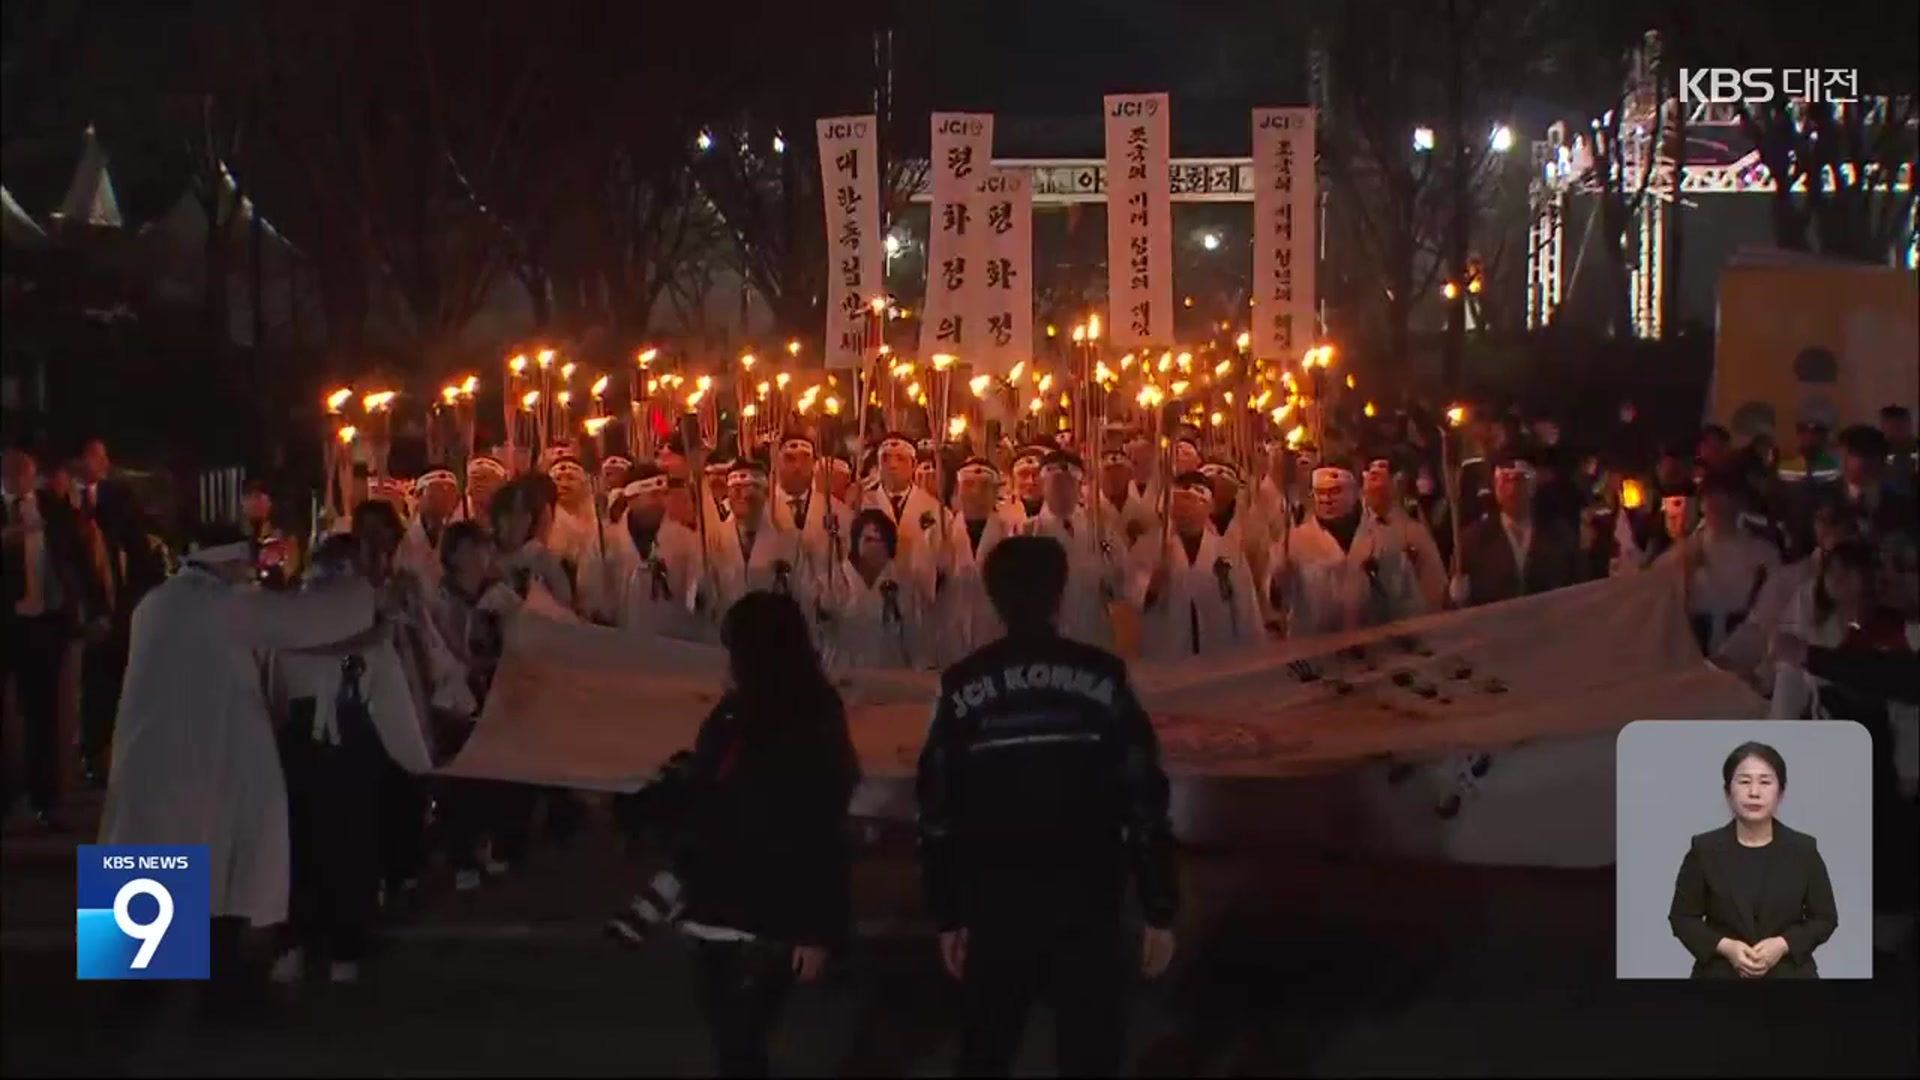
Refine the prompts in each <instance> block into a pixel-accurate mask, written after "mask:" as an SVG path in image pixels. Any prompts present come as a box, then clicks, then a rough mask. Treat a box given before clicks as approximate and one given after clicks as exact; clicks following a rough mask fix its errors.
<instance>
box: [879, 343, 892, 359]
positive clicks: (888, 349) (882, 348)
mask: <svg viewBox="0 0 1920 1080" xmlns="http://www.w3.org/2000/svg"><path fill="white" fill-rule="evenodd" d="M892 351H893V346H891V345H888V344H885V343H884V342H883V343H882V344H881V346H880V355H881V356H885V355H887V354H888V353H890V352H892Z"/></svg>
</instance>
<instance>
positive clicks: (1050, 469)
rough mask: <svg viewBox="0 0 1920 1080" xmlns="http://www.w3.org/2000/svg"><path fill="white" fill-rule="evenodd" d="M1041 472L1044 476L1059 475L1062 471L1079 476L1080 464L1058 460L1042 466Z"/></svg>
mask: <svg viewBox="0 0 1920 1080" xmlns="http://www.w3.org/2000/svg"><path fill="white" fill-rule="evenodd" d="M1040 473H1041V475H1043V476H1057V475H1059V474H1060V473H1072V474H1073V475H1075V476H1079V475H1080V466H1079V465H1078V464H1077V463H1075V462H1071V461H1056V462H1054V463H1053V464H1051V465H1042V466H1040Z"/></svg>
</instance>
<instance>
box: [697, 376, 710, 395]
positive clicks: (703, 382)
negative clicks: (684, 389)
mask: <svg viewBox="0 0 1920 1080" xmlns="http://www.w3.org/2000/svg"><path fill="white" fill-rule="evenodd" d="M693 387H694V389H696V390H701V391H705V390H711V389H713V376H711V375H702V376H700V377H699V378H697V379H695V380H693Z"/></svg>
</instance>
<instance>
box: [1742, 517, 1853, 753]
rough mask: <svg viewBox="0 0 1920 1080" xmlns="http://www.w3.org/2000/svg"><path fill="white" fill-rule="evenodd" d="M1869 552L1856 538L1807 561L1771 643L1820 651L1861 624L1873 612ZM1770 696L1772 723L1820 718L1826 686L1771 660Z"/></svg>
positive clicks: (1842, 640) (1794, 667) (1837, 644)
mask: <svg viewBox="0 0 1920 1080" xmlns="http://www.w3.org/2000/svg"><path fill="white" fill-rule="evenodd" d="M1874 559H1875V553H1874V552H1873V549H1872V548H1871V547H1870V546H1869V545H1867V544H1865V543H1864V542H1862V541H1859V540H1853V541H1845V542H1842V543H1840V544H1839V545H1838V546H1836V548H1835V549H1834V550H1833V551H1832V552H1827V553H1822V554H1821V555H1818V556H1816V557H1815V558H1814V559H1810V560H1808V561H1810V562H1815V563H1816V566H1815V569H1814V572H1813V574H1812V578H1811V580H1809V581H1808V582H1807V583H1806V584H1805V585H1803V586H1802V587H1801V588H1800V591H1799V592H1798V593H1796V594H1795V595H1794V597H1793V599H1792V600H1790V601H1788V603H1787V610H1786V612H1785V613H1784V614H1783V615H1781V617H1780V623H1779V626H1778V628H1777V629H1776V630H1775V634H1774V636H1775V639H1776V641H1777V639H1778V638H1780V637H1782V636H1784V637H1791V638H1797V639H1799V640H1800V641H1802V642H1805V643H1806V644H1808V645H1813V646H1817V647H1820V648H1827V649H1834V648H1839V647H1840V646H1841V645H1842V644H1844V643H1845V642H1846V640H1847V635H1848V632H1849V630H1850V629H1852V628H1853V627H1857V626H1859V625H1861V624H1863V623H1864V622H1865V621H1866V620H1867V619H1868V617H1869V616H1870V615H1871V614H1872V611H1873V598H1872V596H1871V595H1870V590H1871V585H1870V582H1871V580H1872V578H1873V576H1874V573H1875V571H1876V569H1877V568H1876V567H1875V565H1874ZM1772 675H1773V694H1772V697H1771V701H1770V703H1769V706H1768V713H1769V717H1770V718H1771V719H1774V720H1803V719H1808V718H1814V719H1822V718H1825V717H1826V715H1827V714H1826V712H1825V710H1824V709H1823V708H1822V707H1821V704H1820V691H1821V689H1822V687H1824V686H1825V685H1826V684H1824V683H1822V682H1821V681H1820V680H1819V679H1817V678H1815V677H1814V676H1812V675H1811V674H1809V673H1808V672H1807V671H1806V669H1805V668H1802V667H1799V666H1797V665H1795V664H1789V663H1784V662H1778V661H1775V662H1773V672H1772Z"/></svg>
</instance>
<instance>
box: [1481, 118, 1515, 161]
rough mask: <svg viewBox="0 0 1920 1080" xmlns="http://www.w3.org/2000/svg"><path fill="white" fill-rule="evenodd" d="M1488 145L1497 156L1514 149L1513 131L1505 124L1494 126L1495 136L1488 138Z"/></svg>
mask: <svg viewBox="0 0 1920 1080" xmlns="http://www.w3.org/2000/svg"><path fill="white" fill-rule="evenodd" d="M1487 145H1488V146H1489V147H1491V148H1492V149H1493V152H1494V153H1496V154H1504V153H1506V152H1507V151H1509V150H1511V149H1513V129H1512V128H1510V127H1508V126H1507V125H1505V124H1495V125H1493V134H1492V135H1491V136H1489V137H1488V139H1487Z"/></svg>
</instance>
